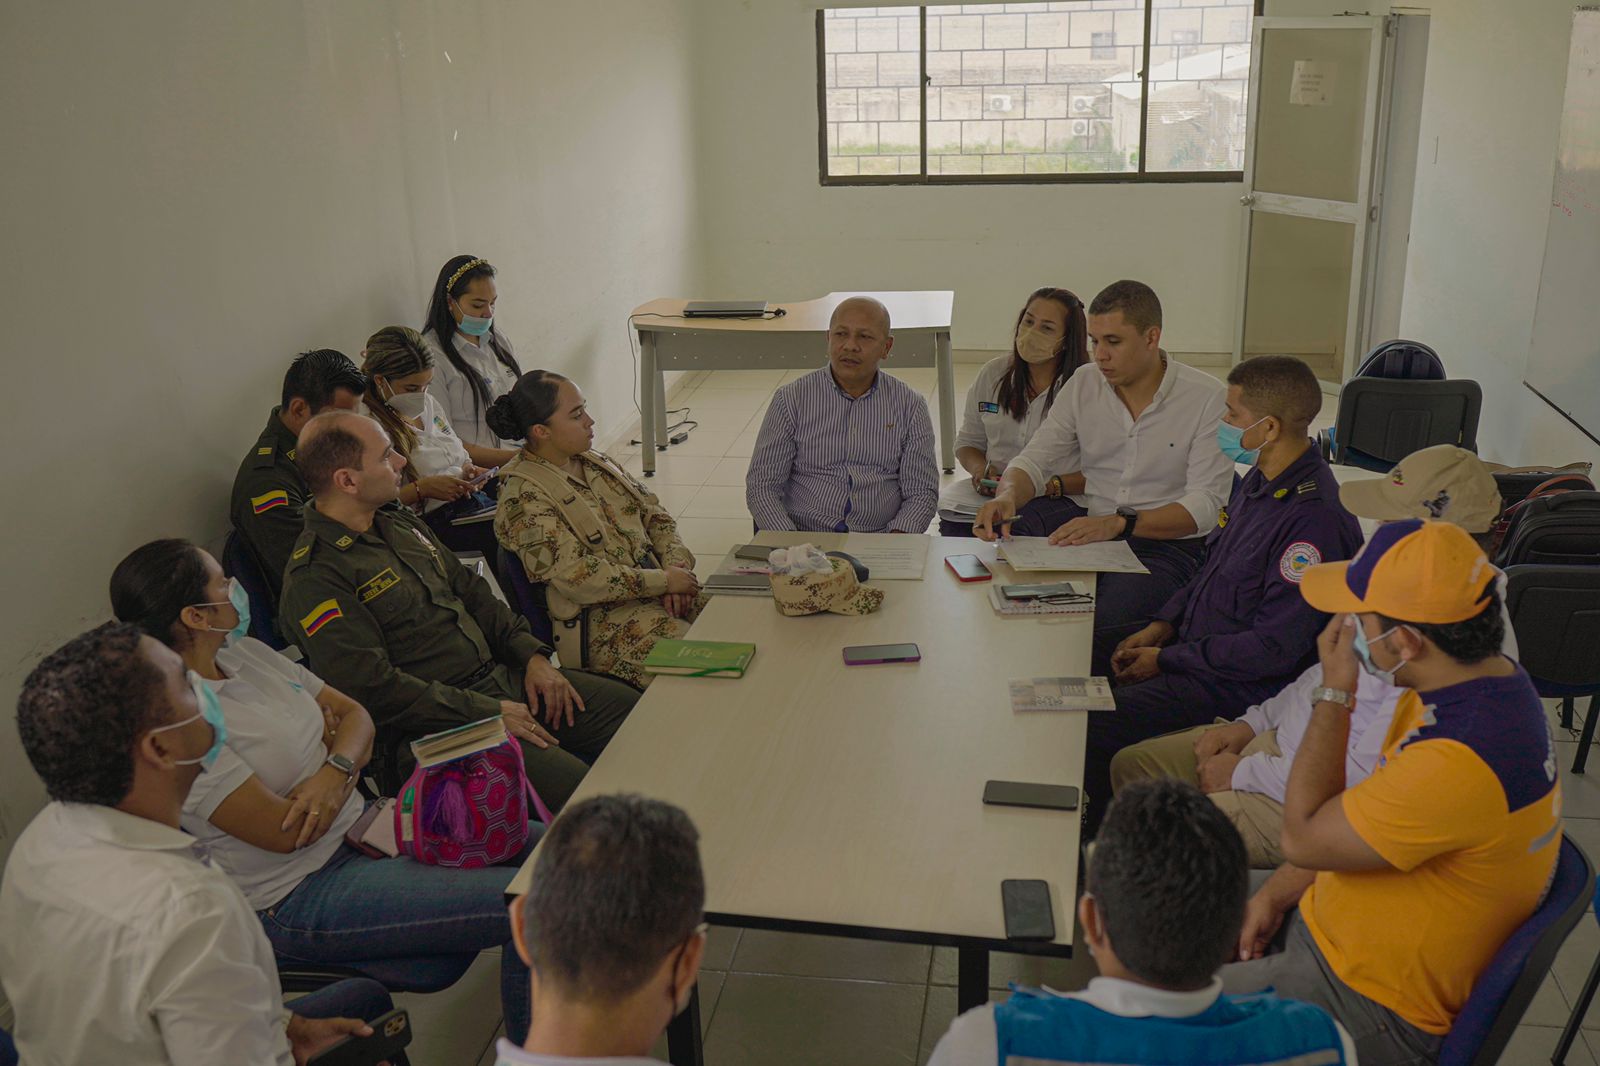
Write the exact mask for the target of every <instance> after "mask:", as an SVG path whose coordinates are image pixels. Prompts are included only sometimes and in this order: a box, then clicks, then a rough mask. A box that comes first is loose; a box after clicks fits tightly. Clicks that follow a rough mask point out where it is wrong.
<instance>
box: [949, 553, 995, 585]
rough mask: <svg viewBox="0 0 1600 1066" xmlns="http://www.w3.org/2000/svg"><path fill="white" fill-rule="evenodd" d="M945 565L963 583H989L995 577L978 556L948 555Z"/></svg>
mask: <svg viewBox="0 0 1600 1066" xmlns="http://www.w3.org/2000/svg"><path fill="white" fill-rule="evenodd" d="M944 565H946V566H948V567H949V568H950V570H951V572H952V573H954V574H955V575H956V577H958V578H959V579H961V580H962V581H988V580H989V579H990V578H991V577H993V576H994V575H993V574H991V573H990V572H989V568H988V567H987V566H984V565H983V560H982V559H980V558H978V557H977V556H976V555H946V556H945V557H944Z"/></svg>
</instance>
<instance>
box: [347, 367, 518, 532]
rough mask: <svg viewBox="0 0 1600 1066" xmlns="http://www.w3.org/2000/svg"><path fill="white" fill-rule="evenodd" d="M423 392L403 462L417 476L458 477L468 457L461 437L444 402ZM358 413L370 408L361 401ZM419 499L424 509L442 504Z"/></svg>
mask: <svg viewBox="0 0 1600 1066" xmlns="http://www.w3.org/2000/svg"><path fill="white" fill-rule="evenodd" d="M423 395H425V396H426V397H427V401H426V402H425V403H424V404H423V405H422V417H421V418H420V419H419V421H420V422H421V423H422V425H420V426H412V427H411V428H412V429H414V430H416V431H417V443H416V446H415V447H413V448H412V449H411V454H410V455H408V456H407V457H406V462H407V463H408V464H409V465H410V466H411V469H412V471H413V472H414V473H415V474H416V475H417V476H418V477H433V476H434V475H436V474H444V475H446V476H448V477H460V476H461V471H462V470H464V469H466V466H467V464H468V463H470V462H472V459H471V457H469V456H468V455H467V449H466V447H465V446H464V445H463V444H462V443H461V438H460V437H458V436H456V431H455V427H454V426H452V425H451V422H450V416H449V415H448V414H447V413H446V412H445V409H444V404H442V403H440V402H439V399H438V397H436V396H434V394H433V393H432V392H427V393H424V394H423ZM361 413H362V414H364V415H366V416H367V417H369V418H370V417H372V409H371V408H370V407H368V406H367V405H366V403H365V402H363V403H362V404H361ZM494 447H497V448H498V447H500V445H498V444H496V445H494ZM423 503H424V505H425V506H424V507H423V510H424V511H431V510H433V509H434V508H436V507H443V506H444V501H443V500H424V501H423Z"/></svg>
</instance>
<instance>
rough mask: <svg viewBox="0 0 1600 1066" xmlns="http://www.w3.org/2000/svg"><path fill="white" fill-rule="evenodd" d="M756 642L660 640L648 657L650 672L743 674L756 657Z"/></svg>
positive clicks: (738, 675) (646, 668) (687, 675)
mask: <svg viewBox="0 0 1600 1066" xmlns="http://www.w3.org/2000/svg"><path fill="white" fill-rule="evenodd" d="M755 654H756V646H755V645H754V644H741V643H739V642H737V641H729V640H676V639H672V638H668V639H666V640H658V641H656V644H655V647H653V648H651V649H650V654H649V655H647V656H645V660H644V669H645V673H647V674H672V675H678V676H682V677H743V676H744V672H745V669H746V668H747V667H749V665H750V660H751V659H753V658H755Z"/></svg>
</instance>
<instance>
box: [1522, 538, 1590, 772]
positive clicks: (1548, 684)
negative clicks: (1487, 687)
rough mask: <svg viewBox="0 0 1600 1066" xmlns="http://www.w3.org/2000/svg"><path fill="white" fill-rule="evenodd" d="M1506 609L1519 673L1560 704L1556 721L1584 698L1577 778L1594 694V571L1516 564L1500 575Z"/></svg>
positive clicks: (1584, 760) (1586, 748) (1585, 751)
mask: <svg viewBox="0 0 1600 1066" xmlns="http://www.w3.org/2000/svg"><path fill="white" fill-rule="evenodd" d="M1506 610H1507V611H1508V612H1509V613H1510V615H1511V628H1512V630H1513V631H1514V632H1515V633H1516V635H1517V650H1518V655H1519V656H1520V658H1521V660H1522V668H1523V669H1524V670H1526V671H1528V676H1529V677H1530V678H1532V679H1533V687H1534V688H1535V689H1537V690H1538V691H1539V695H1541V696H1544V697H1545V698H1546V699H1560V700H1561V703H1562V711H1561V714H1562V720H1563V721H1564V722H1570V721H1571V720H1572V704H1573V701H1574V700H1576V699H1577V698H1578V697H1580V696H1588V697H1589V710H1588V713H1587V714H1585V715H1584V719H1583V735H1582V738H1581V739H1580V740H1579V743H1578V754H1577V757H1576V758H1575V759H1573V760H1572V772H1573V773H1575V774H1581V773H1583V769H1584V765H1585V764H1586V763H1587V762H1588V759H1589V745H1590V744H1592V743H1593V742H1594V733H1595V726H1596V724H1597V722H1600V715H1596V714H1595V705H1596V702H1597V701H1596V699H1595V697H1596V696H1597V695H1600V653H1597V649H1600V566H1594V565H1589V566H1549V565H1535V564H1522V565H1518V566H1512V567H1509V568H1507V570H1506Z"/></svg>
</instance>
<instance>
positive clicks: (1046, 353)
mask: <svg viewBox="0 0 1600 1066" xmlns="http://www.w3.org/2000/svg"><path fill="white" fill-rule="evenodd" d="M1060 347H1061V345H1060V343H1059V342H1058V341H1056V340H1055V339H1053V338H1051V337H1047V336H1045V335H1044V334H1043V333H1041V332H1039V330H1037V329H1030V328H1028V327H1027V326H1018V327H1017V354H1018V355H1020V356H1022V361H1023V362H1025V363H1035V364H1037V363H1048V362H1049V361H1050V360H1052V359H1054V358H1055V357H1056V353H1057V352H1058V351H1059V350H1060Z"/></svg>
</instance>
